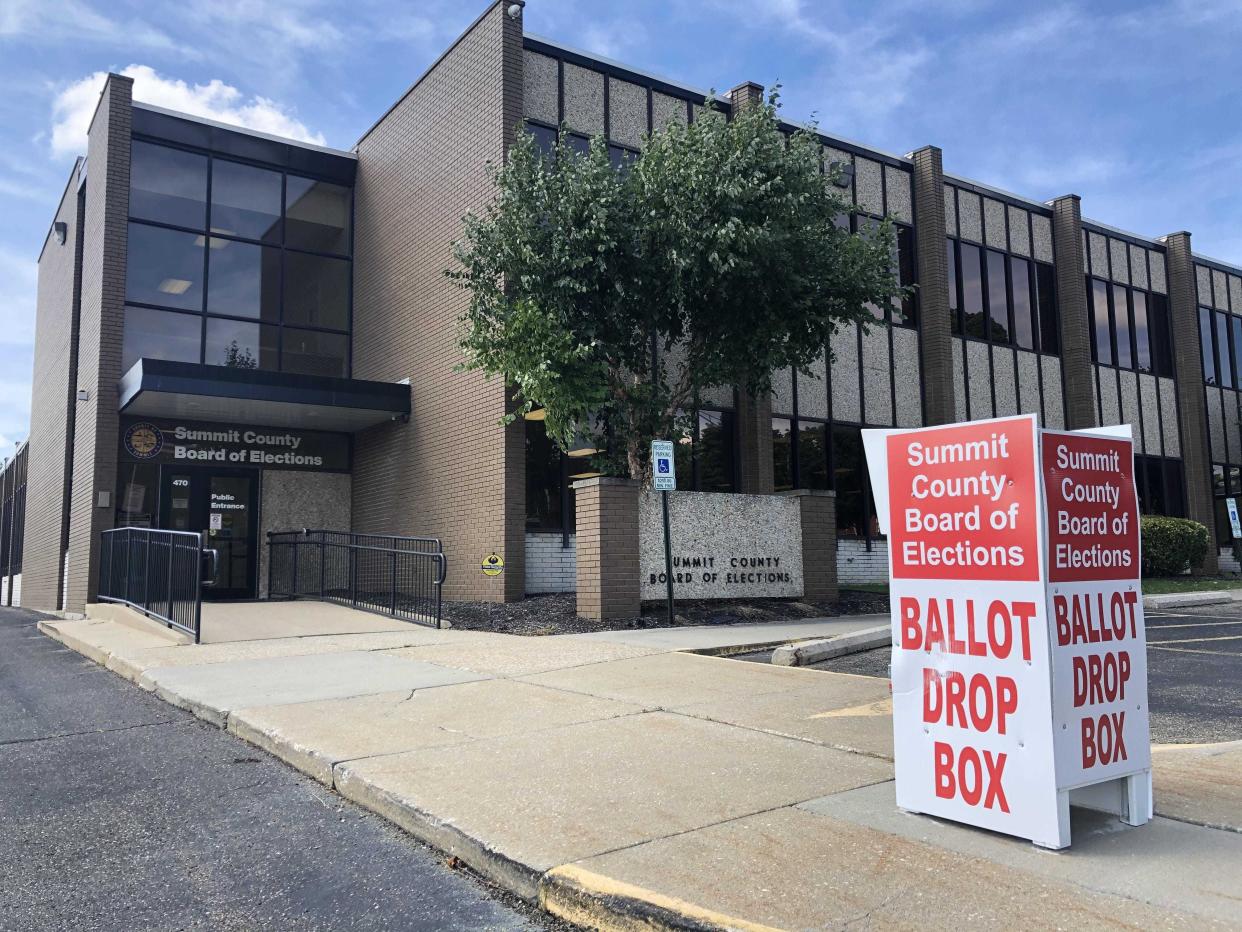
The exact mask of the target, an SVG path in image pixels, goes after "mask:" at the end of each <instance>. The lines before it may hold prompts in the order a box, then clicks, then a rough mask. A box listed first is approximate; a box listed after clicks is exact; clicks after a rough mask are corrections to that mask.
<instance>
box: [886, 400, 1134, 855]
mask: <svg viewBox="0 0 1242 932" xmlns="http://www.w3.org/2000/svg"><path fill="white" fill-rule="evenodd" d="M863 433H864V443H865V445H866V450H867V459H868V464H869V468H870V471H871V476H872V484H873V489H874V493H875V500H876V511H877V517H878V519H879V522H880V526H881V530H882V531H883V532H885V533H886V534H887V535H888V545H889V568H890V604H891V611H892V625H893V656H892V689H893V731H894V746H895V771H896V778H897V779H896V791H897V804H898V805H899V806H900V807H901V808H903V809H907V810H909V811H912V812H921V813H927V814H929V815H935V816H940V817H943V818H949V819H954V820H956V821H960V822H965V823H969V824H971V825H977V826H980V827H983V828H987V829H991V830H993V831H998V832H1004V833H1007V834H1010V835H1016V836H1019V837H1023V838H1029V839H1031V840H1032V841H1034V842H1035V843H1036V844H1038V845H1042V846H1045V847H1050V848H1062V847H1065V846H1066V845H1068V844H1069V791H1070V790H1076V791H1079V790H1080V788H1081V787H1085V786H1089V785H1092V784H1099V783H1101V782H1103V781H1114V783H1113V784H1111V785H1110V786H1109V787H1106V788H1104V789H1102V790H1092V791H1091V792H1081V791H1080V792H1077V793H1076V797H1075V798H1076V801H1081V802H1083V803H1084V804H1089V805H1094V806H1096V807H1102V808H1111V809H1113V810H1114V811H1117V812H1119V813H1122V814H1125V815H1127V816H1128V818H1127V821H1133V819H1134V818H1138V819H1140V821H1146V820H1147V818H1149V817H1150V789H1149V787H1150V782H1149V780H1150V750H1149V741H1148V735H1147V720H1146V706H1147V701H1146V662H1145V641H1144V639H1143V629H1142V606H1141V599H1139V598H1137V593H1138V567H1139V554H1138V507H1137V499H1136V497H1135V493H1134V481H1133V465H1132V464H1133V451H1132V449H1131V444H1130V441H1129V440H1127V439H1121V438H1115V437H1090V436H1084V435H1082V434H1064V433H1057V434H1053V433H1052V432H1045V431H1041V430H1040V429H1039V427H1038V423H1037V421H1036V420H1035V418H1034V416H1022V417H1011V418H999V419H995V420H988V421H975V422H969V423H964V424H952V425H946V426H942V427H930V428H921V429H917V430H897V431H891V430H876V431H871V430H869V431H864V432H863ZM1066 438H1069V439H1066ZM1071 453H1075V454H1081V455H1079V456H1072V455H1071ZM1122 467H1124V468H1122ZM1108 469H1111V470H1112V471H1111V472H1108V473H1107V474H1106V472H1107V470H1108ZM1053 470H1055V472H1053ZM1053 486H1055V491H1056V494H1055V496H1054V495H1053ZM1049 503H1052V504H1051V505H1050V504H1049ZM1053 506H1055V507H1053ZM1105 511H1106V512H1107V513H1104V512H1105ZM1101 522H1104V523H1103V524H1101ZM1101 527H1103V528H1104V529H1105V530H1106V531H1107V532H1108V533H1107V534H1106V535H1105V536H1104V537H1103V538H1099V539H1097V537H1096V536H1095V534H1094V532H1095V531H1096V530H1099V529H1100V528H1101ZM1054 568H1055V569H1054ZM1127 573H1128V574H1130V575H1126V574H1127ZM1076 606H1077V607H1076ZM1101 606H1103V611H1104V612H1106V613H1107V614H1105V615H1104V616H1103V618H1102V617H1101ZM1075 612H1077V615H1076V614H1075ZM1114 612H1116V613H1117V614H1114ZM1088 615H1089V618H1090V620H1088ZM1075 618H1077V619H1078V620H1077V622H1075ZM1117 619H1119V620H1117ZM1122 621H1124V622H1125V627H1124V630H1122V628H1121V623H1122ZM1076 625H1077V626H1076ZM1106 631H1107V635H1106V634H1105V632H1106ZM1106 636H1107V637H1109V638H1110V640H1109V641H1107V642H1105V641H1104V640H1103V638H1104V637H1106ZM1063 642H1064V643H1063ZM1123 645H1124V646H1123ZM1109 648H1112V649H1111V650H1110V649H1109ZM1123 654H1124V655H1125V656H1124V658H1123V656H1122V655H1123ZM1123 668H1124V677H1125V686H1124V698H1123V697H1122V685H1121V681H1122V676H1123ZM1076 676H1077V677H1078V680H1077V681H1075V677H1076ZM1140 680H1141V685H1140ZM1113 716H1116V717H1113ZM1119 730H1120V732H1119ZM1123 745H1124V748H1123ZM1088 748H1089V749H1088ZM1122 754H1124V755H1125V756H1124V757H1122V756H1121V755H1122ZM1101 755H1102V756H1101ZM1136 775H1137V777H1136ZM1131 777H1135V779H1134V780H1130V781H1129V782H1126V780H1129V778H1131ZM1144 777H1145V778H1146V780H1147V781H1148V782H1146V783H1145V784H1144V783H1143V782H1142V780H1143V778H1144ZM1118 778H1123V780H1122V782H1121V783H1117V782H1116V781H1117V780H1118ZM1123 784H1124V785H1123ZM1142 786H1146V787H1147V796H1146V799H1145V800H1137V801H1136V797H1137V796H1138V795H1141V793H1140V792H1139V791H1140V789H1141V788H1142ZM1144 814H1146V815H1144ZM1135 824H1137V822H1136V823H1135Z"/></svg>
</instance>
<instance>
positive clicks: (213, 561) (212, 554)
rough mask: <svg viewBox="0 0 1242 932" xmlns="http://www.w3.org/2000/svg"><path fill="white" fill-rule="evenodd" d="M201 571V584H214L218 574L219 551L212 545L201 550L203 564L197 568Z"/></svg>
mask: <svg viewBox="0 0 1242 932" xmlns="http://www.w3.org/2000/svg"><path fill="white" fill-rule="evenodd" d="M199 571H200V572H201V573H202V584H203V585H204V586H214V585H215V584H216V579H217V577H218V576H219V575H220V551H219V550H217V549H216V548H214V547H209V548H207V549H205V550H204V551H203V565H202V566H201V567H200V568H199Z"/></svg>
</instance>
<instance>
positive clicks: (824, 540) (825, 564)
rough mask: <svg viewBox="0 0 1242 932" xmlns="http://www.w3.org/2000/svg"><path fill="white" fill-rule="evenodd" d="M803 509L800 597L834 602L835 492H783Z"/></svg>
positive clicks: (835, 581)
mask: <svg viewBox="0 0 1242 932" xmlns="http://www.w3.org/2000/svg"><path fill="white" fill-rule="evenodd" d="M781 494H782V495H790V496H793V497H794V498H797V499H798V504H799V506H800V507H801V509H802V578H803V589H802V598H804V599H806V600H807V601H808V602H835V601H836V599H837V597H838V596H839V595H840V594H841V593H840V589H839V588H838V587H837V493H836V492H825V491H818V490H812V489H796V490H794V491H792V492H782V493H781Z"/></svg>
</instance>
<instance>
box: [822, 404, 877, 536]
mask: <svg viewBox="0 0 1242 932" xmlns="http://www.w3.org/2000/svg"><path fill="white" fill-rule="evenodd" d="M832 462H833V472H834V473H835V475H834V477H833V478H834V479H835V482H834V485H835V488H836V491H837V535H838V536H839V537H847V538H866V537H868V536H869V532H870V524H871V522H870V520H869V518H870V515H869V509H868V504H867V477H866V466H865V464H864V462H863V446H862V433H861V432H860V431H859V429H858V428H857V427H846V426H841V425H837V426H834V427H833V428H832Z"/></svg>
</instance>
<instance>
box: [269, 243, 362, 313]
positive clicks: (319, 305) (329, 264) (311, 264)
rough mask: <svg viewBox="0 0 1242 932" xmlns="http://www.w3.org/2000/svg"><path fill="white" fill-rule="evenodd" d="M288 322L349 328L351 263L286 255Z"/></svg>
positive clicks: (287, 253)
mask: <svg viewBox="0 0 1242 932" xmlns="http://www.w3.org/2000/svg"><path fill="white" fill-rule="evenodd" d="M284 320H285V323H287V324H290V323H291V324H309V325H310V326H312V327H327V328H329V329H332V330H345V329H347V328H348V327H349V262H348V261H346V260H345V259H327V258H325V257H323V256H311V255H307V254H305V253H300V252H286V253H285V317H284Z"/></svg>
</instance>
